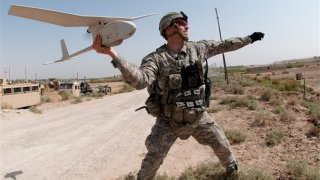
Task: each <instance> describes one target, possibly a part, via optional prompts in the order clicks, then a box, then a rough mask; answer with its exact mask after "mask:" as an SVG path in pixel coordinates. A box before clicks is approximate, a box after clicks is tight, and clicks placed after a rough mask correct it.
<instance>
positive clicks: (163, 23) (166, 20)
mask: <svg viewBox="0 0 320 180" xmlns="http://www.w3.org/2000/svg"><path fill="white" fill-rule="evenodd" d="M175 19H184V20H185V21H188V16H187V15H186V14H185V13H183V12H182V11H180V12H170V13H168V14H166V15H164V16H163V17H162V19H161V20H160V23H159V31H160V34H161V35H162V36H163V37H165V34H164V30H165V29H166V28H167V27H169V26H170V25H172V20H175Z"/></svg>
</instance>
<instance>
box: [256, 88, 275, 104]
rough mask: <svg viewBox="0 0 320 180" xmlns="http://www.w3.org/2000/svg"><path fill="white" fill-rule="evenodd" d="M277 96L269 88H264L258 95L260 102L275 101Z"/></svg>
mask: <svg viewBox="0 0 320 180" xmlns="http://www.w3.org/2000/svg"><path fill="white" fill-rule="evenodd" d="M278 96H279V94H278V93H277V92H275V91H274V90H272V89H270V88H266V89H264V90H263V91H262V93H261V95H260V100H262V101H270V100H271V99H277V97H278Z"/></svg>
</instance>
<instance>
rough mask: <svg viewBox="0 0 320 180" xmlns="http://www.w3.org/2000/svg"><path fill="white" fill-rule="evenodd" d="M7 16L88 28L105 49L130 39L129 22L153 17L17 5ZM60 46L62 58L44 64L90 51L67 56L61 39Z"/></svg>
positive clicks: (134, 28)
mask: <svg viewBox="0 0 320 180" xmlns="http://www.w3.org/2000/svg"><path fill="white" fill-rule="evenodd" d="M8 14H9V15H14V16H18V17H23V18H28V19H33V20H37V21H42V22H46V23H51V24H55V25H59V26H64V27H79V26H86V27H88V30H87V31H88V32H89V33H91V34H92V39H93V41H94V39H95V37H96V35H97V34H100V35H101V36H102V45H104V46H107V47H112V46H117V45H120V44H121V43H122V42H123V40H124V39H128V38H130V37H131V36H132V35H133V34H134V33H135V31H136V25H135V24H134V23H133V22H131V21H133V20H136V19H141V18H144V17H147V16H151V15H154V14H148V15H143V16H138V17H134V18H116V17H104V16H102V17H100V16H80V15H76V14H69V13H65V12H58V11H53V10H47V9H40V8H34V7H26V6H19V5H11V7H10V9H9V12H8ZM60 45H61V50H62V58H61V59H59V60H56V61H52V62H49V63H45V64H52V63H56V62H63V61H66V60H69V59H71V58H74V57H76V56H78V55H80V54H82V53H85V52H88V51H91V50H92V46H91V45H90V46H88V47H87V48H84V49H82V50H80V51H78V52H75V53H73V54H69V52H68V49H67V46H66V44H65V42H64V40H63V39H62V40H60Z"/></svg>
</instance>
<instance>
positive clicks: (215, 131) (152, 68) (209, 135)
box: [112, 37, 252, 179]
mask: <svg viewBox="0 0 320 180" xmlns="http://www.w3.org/2000/svg"><path fill="white" fill-rule="evenodd" d="M249 43H252V40H251V38H250V37H243V38H230V39H226V40H225V41H223V42H218V41H213V40H203V41H199V42H191V41H188V42H185V44H184V46H183V48H182V50H181V52H180V53H179V54H176V53H174V52H172V51H171V50H170V49H169V48H168V47H167V45H163V46H161V47H160V48H158V49H157V50H156V51H155V52H152V53H150V54H149V55H147V56H146V57H144V58H143V60H142V63H141V66H140V67H136V66H134V65H132V64H130V63H128V62H127V61H126V60H125V59H124V58H123V57H121V56H119V57H117V58H115V59H113V60H112V63H113V65H114V66H115V67H116V68H118V69H119V70H120V71H121V73H122V75H123V78H124V79H125V81H126V82H128V83H129V84H130V85H132V86H133V87H135V88H136V89H143V88H145V87H150V86H151V85H152V84H153V83H156V84H155V85H156V87H157V93H158V94H160V95H161V100H160V103H159V105H160V106H161V111H160V113H158V114H157V115H156V116H157V119H156V123H155V125H154V126H153V128H152V132H151V134H150V135H149V136H148V137H147V139H146V142H145V145H146V147H147V149H148V153H147V155H146V157H145V159H144V160H143V162H142V165H141V170H140V171H139V173H138V179H152V178H153V177H154V176H155V174H156V172H157V170H158V169H159V167H160V165H161V164H162V162H163V160H164V158H165V157H166V155H167V153H168V151H169V149H170V147H171V146H172V144H173V143H174V142H175V140H176V139H177V138H178V137H179V138H181V139H187V138H188V137H189V136H193V137H194V138H195V139H196V140H197V141H198V142H199V143H200V144H204V145H209V146H210V147H211V148H212V149H213V150H214V152H215V153H216V155H217V156H218V158H219V160H220V162H221V164H222V165H223V166H224V167H226V168H228V167H231V166H234V165H235V163H236V160H235V157H234V156H233V153H232V151H231V146H230V144H229V141H228V140H227V138H226V136H225V134H224V132H223V130H222V129H221V128H220V127H219V126H218V124H217V123H216V122H215V120H214V119H213V118H212V117H211V116H210V115H209V114H208V113H207V112H206V107H205V105H204V104H202V103H199V104H197V103H192V105H191V107H189V106H188V105H189V104H188V102H187V104H188V105H187V106H188V107H186V106H184V110H186V109H192V110H194V111H192V112H191V113H190V114H184V113H185V111H184V110H183V111H179V112H182V113H180V114H179V113H176V111H177V110H176V109H177V103H178V102H177V101H179V100H177V98H175V97H179V95H178V94H179V93H180V94H183V93H185V92H186V91H182V90H181V88H180V89H179V88H177V89H175V90H173V89H174V88H172V86H174V85H172V83H173V84H174V83H175V81H171V79H174V77H175V76H172V75H173V74H176V73H177V69H178V71H179V69H181V67H182V66H186V65H188V64H190V63H191V64H192V63H194V64H197V63H198V62H200V65H201V68H200V69H199V71H200V74H201V73H202V72H203V67H204V66H202V62H204V61H205V60H206V59H208V58H210V57H212V56H214V55H217V54H220V53H222V52H228V51H233V50H237V49H239V48H241V47H243V46H246V45H248V44H249ZM181 64H182V65H181ZM203 64H204V63H203ZM202 74H203V73H202ZM178 83H179V81H178ZM172 92H174V93H172ZM191 92H192V94H193V96H190V97H192V98H190V97H187V99H188V98H189V100H190V99H191V100H190V101H191V102H197V101H198V102H199V101H200V102H201V100H202V99H203V94H204V86H203V85H200V86H199V87H198V88H196V89H193V90H192V91H191ZM195 92H199V94H198V93H195ZM172 96H174V97H173V99H174V100H173V103H171V102H170V99H172ZM182 99H183V98H182ZM183 102H185V101H183ZM182 104H183V103H182ZM195 109H196V111H195ZM194 112H195V113H194ZM179 116H181V117H180V120H182V123H181V122H177V121H176V119H179ZM177 117H178V118H177ZM189 117H195V118H191V121H189ZM186 120H188V121H186Z"/></svg>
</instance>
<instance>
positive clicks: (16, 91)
mask: <svg viewBox="0 0 320 180" xmlns="http://www.w3.org/2000/svg"><path fill="white" fill-rule="evenodd" d="M13 92H14V93H21V87H15V88H13Z"/></svg>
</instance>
